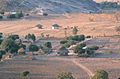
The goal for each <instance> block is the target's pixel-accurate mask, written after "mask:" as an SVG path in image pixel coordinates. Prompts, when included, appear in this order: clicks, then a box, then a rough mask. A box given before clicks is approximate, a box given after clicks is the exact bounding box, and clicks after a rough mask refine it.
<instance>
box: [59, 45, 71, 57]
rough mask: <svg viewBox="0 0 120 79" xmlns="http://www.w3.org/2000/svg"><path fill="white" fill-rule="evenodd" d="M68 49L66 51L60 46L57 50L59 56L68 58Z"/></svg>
mask: <svg viewBox="0 0 120 79" xmlns="http://www.w3.org/2000/svg"><path fill="white" fill-rule="evenodd" d="M68 53H69V51H68V49H66V48H65V47H64V46H60V47H59V48H58V50H57V54H59V55H60V56H68Z"/></svg>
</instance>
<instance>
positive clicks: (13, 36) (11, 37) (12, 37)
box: [8, 35, 19, 40]
mask: <svg viewBox="0 0 120 79" xmlns="http://www.w3.org/2000/svg"><path fill="white" fill-rule="evenodd" d="M8 39H12V40H16V39H19V35H10V36H8Z"/></svg>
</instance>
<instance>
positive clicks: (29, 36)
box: [25, 34, 36, 41]
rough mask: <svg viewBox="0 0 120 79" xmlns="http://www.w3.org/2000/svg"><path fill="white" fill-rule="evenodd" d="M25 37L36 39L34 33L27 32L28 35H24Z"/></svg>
mask: <svg viewBox="0 0 120 79" xmlns="http://www.w3.org/2000/svg"><path fill="white" fill-rule="evenodd" d="M25 39H28V40H30V39H31V40H33V41H35V40H36V36H35V35H34V34H28V35H26V36H25Z"/></svg>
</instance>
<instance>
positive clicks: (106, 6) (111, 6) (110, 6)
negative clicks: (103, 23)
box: [100, 1, 120, 9]
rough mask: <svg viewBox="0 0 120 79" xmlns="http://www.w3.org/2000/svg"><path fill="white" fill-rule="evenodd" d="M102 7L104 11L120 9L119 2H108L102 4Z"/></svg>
mask: <svg viewBox="0 0 120 79" xmlns="http://www.w3.org/2000/svg"><path fill="white" fill-rule="evenodd" d="M100 7H101V8H102V9H120V5H118V3H117V2H108V1H105V2H102V3H100Z"/></svg>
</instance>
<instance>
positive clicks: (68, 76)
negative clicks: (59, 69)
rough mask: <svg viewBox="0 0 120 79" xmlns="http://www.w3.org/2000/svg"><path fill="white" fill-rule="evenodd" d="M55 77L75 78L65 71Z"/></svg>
mask: <svg viewBox="0 0 120 79" xmlns="http://www.w3.org/2000/svg"><path fill="white" fill-rule="evenodd" d="M56 79H75V78H74V77H73V76H72V73H70V72H65V73H60V74H59V75H58V76H57V78H56Z"/></svg>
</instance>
